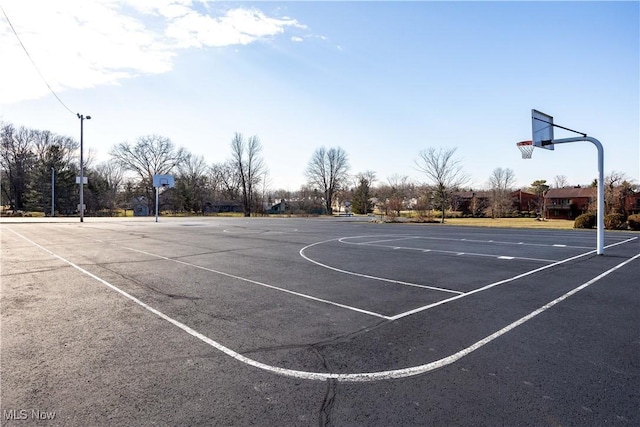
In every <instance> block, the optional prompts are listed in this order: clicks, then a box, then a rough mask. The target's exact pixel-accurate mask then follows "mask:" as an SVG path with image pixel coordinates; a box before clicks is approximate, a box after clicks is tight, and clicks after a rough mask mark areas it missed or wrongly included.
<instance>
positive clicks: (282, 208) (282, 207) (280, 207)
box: [267, 199, 291, 215]
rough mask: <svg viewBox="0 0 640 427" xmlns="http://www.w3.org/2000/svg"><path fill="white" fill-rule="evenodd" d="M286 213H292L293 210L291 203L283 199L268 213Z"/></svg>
mask: <svg viewBox="0 0 640 427" xmlns="http://www.w3.org/2000/svg"><path fill="white" fill-rule="evenodd" d="M286 211H291V208H290V206H289V203H288V202H287V201H286V200H284V199H282V200H280V202H278V203H276V204H275V205H272V206H271V207H270V208H269V209H268V210H267V213H268V214H280V215H282V214H284V213H285V212H286Z"/></svg>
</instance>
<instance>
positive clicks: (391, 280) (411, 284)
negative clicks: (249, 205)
mask: <svg viewBox="0 0 640 427" xmlns="http://www.w3.org/2000/svg"><path fill="white" fill-rule="evenodd" d="M336 240H339V239H329V240H324V241H322V242H316V243H312V244H310V245H307V246H305V247H304V248H302V249H300V252H299V253H300V256H301V257H302V258H304V259H306V260H307V261H309V262H311V263H313V264H316V265H319V266H320V267H323V268H326V269H328V270H333V271H337V272H338V273H343V274H349V275H351V276H356V277H362V278H365V279H371V280H378V281H381V282H387V283H395V284H397V285H403V286H412V287H415V288H423V289H430V290H432V291H440V292H447V293H450V294H458V295H461V294H463V292H460V291H454V290H452V289H445V288H438V287H436V286H427V285H420V284H418V283H411V282H403V281H402V280H393V279H387V278H385V277H378V276H371V275H369V274H361V273H356V272H354V271H348V270H342V269H340V268H336V267H332V266H330V265H327V264H323V263H321V262H318V261H316V260H313V259H311V258H309V257H308V256H306V255H305V254H304V251H305V250H306V249H308V248H311V247H313V246H317V245H321V244H323V243H328V242H333V241H336Z"/></svg>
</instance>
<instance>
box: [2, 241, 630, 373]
mask: <svg viewBox="0 0 640 427" xmlns="http://www.w3.org/2000/svg"><path fill="white" fill-rule="evenodd" d="M8 230H9V231H11V232H12V233H14V234H16V235H18V236H20V237H21V238H23V239H24V240H26V241H27V242H30V243H31V244H33V245H34V246H36V247H38V248H40V249H42V250H43V251H45V252H47V253H49V254H50V255H52V256H54V257H55V258H57V259H59V260H61V261H63V262H64V263H66V264H68V265H70V266H71V267H73V268H75V269H76V270H78V271H80V272H81V273H83V274H86V275H87V276H89V277H91V278H93V279H95V280H97V281H98V282H100V283H102V284H103V285H105V286H107V287H108V288H109V289H112V290H114V291H116V292H118V293H119V294H120V295H122V296H124V297H126V298H128V299H129V300H131V301H133V302H135V303H136V304H138V305H140V306H141V307H143V308H144V309H146V310H148V311H150V312H151V313H153V314H155V315H156V316H158V317H160V318H161V319H163V320H166V321H167V322H169V323H171V324H172V325H174V326H176V327H178V328H180V329H182V330H183V331H184V332H186V333H188V334H189V335H191V336H193V337H195V338H198V339H199V340H201V341H203V342H205V343H206V344H209V345H210V346H212V347H214V348H216V349H218V350H220V351H221V352H223V353H224V354H226V355H228V356H230V357H233V358H234V359H235V360H237V361H239V362H242V363H245V364H247V365H249V366H253V367H255V368H258V369H262V370H265V371H267V372H271V373H274V374H277V375H282V376H286V377H291V378H297V379H304V380H318V381H326V380H332V379H333V380H336V381H343V382H372V381H380V380H388V379H395V378H406V377H411V376H415V375H420V374H424V373H427V372H430V371H433V370H436V369H439V368H442V367H445V366H447V365H450V364H452V363H454V362H456V361H458V360H460V359H462V358H463V357H465V356H467V355H469V354H471V353H473V352H474V351H476V350H478V349H479V348H481V347H483V346H485V345H487V344H489V343H490V342H491V341H493V340H495V339H496V338H499V337H501V336H502V335H504V334H506V333H507V332H509V331H511V330H513V329H515V328H517V327H518V326H520V325H522V324H524V323H526V322H528V321H529V320H531V319H533V318H534V317H536V316H537V315H539V314H540V313H543V312H545V311H547V310H548V309H550V308H551V307H553V306H555V305H557V304H559V303H561V302H562V301H564V300H566V299H567V298H569V297H570V296H572V295H574V294H576V293H578V292H580V291H581V290H583V289H585V288H587V287H589V286H591V285H592V284H594V283H596V282H597V281H599V280H600V279H602V278H603V277H605V276H608V275H609V274H611V273H612V272H614V271H616V270H618V269H620V268H622V267H624V266H625V265H627V264H629V263H630V262H632V261H634V260H636V259H638V258H640V254H637V255H635V256H634V257H632V258H629V259H627V260H626V261H623V262H621V263H620V264H618V265H616V266H615V267H613V268H611V269H609V270H607V271H605V272H604V273H602V274H600V275H598V276H596V277H594V278H593V279H591V280H589V281H588V282H586V283H584V284H582V285H580V286H578V287H577V288H574V289H572V290H571V291H569V292H567V293H566V294H564V295H562V296H560V297H558V298H556V299H554V300H553V301H551V302H549V303H548V304H545V305H544V306H542V307H540V308H539V309H537V310H535V311H532V312H531V313H529V314H528V315H526V316H524V317H521V318H520V319H518V320H516V321H515V322H513V323H511V324H509V325H507V326H505V327H504V328H502V329H500V330H498V331H496V332H494V333H493V334H491V335H489V336H487V337H485V338H483V339H481V340H480V341H478V342H476V343H475V344H472V345H470V346H469V347H466V348H464V349H462V350H460V351H458V352H456V353H454V354H452V355H450V356H447V357H444V358H442V359H440V360H436V361H434V362H430V363H426V364H423V365H418V366H413V367H409V368H402V369H394V370H388V371H379V372H361V373H354V374H332V373H326V372H307V371H298V370H294V369H286V368H280V367H278V366H272V365H267V364H266V363H262V362H258V361H257V360H253V359H250V358H248V357H245V356H243V355H242V354H240V353H238V352H236V351H233V350H231V349H230V348H228V347H225V346H223V345H222V344H220V343H218V342H216V341H214V340H212V339H211V338H209V337H207V336H205V335H203V334H201V333H200V332H198V331H196V330H194V329H192V328H190V327H189V326H187V325H185V324H184V323H182V322H179V321H177V320H175V319H173V318H171V317H169V316H167V315H166V314H164V313H162V312H160V311H158V310H156V309H155V308H153V307H151V306H150V305H148V304H146V303H144V302H142V301H140V300H139V299H138V298H136V297H134V296H132V295H130V294H128V293H127V292H125V291H123V290H121V289H120V288H118V287H116V286H114V285H112V284H111V283H109V282H107V281H106V280H104V279H101V278H100V277H98V276H96V275H95V274H92V273H90V272H88V271H87V270H85V269H84V268H82V267H80V266H78V265H76V264H74V263H72V262H71V261H68V260H66V259H65V258H63V257H61V256H60V255H57V254H55V253H53V252H51V251H50V250H49V249H47V248H45V247H43V246H41V245H39V244H37V243H36V242H34V241H33V240H30V239H29V238H27V237H25V236H23V235H22V234H20V233H18V232H16V231H14V230H12V229H10V228H8ZM632 240H633V239H632Z"/></svg>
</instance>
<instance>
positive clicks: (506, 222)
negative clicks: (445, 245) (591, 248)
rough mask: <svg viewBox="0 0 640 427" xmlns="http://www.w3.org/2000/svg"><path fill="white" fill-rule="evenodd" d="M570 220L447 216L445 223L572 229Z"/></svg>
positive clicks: (475, 225)
mask: <svg viewBox="0 0 640 427" xmlns="http://www.w3.org/2000/svg"><path fill="white" fill-rule="evenodd" d="M573 223H574V221H572V220H566V219H549V220H546V221H536V220H535V219H533V218H496V219H491V218H447V219H445V225H447V224H449V225H468V226H473V227H502V228H539V229H553V230H570V229H571V230H572V229H573Z"/></svg>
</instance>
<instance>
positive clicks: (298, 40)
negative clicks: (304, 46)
mask: <svg viewBox="0 0 640 427" xmlns="http://www.w3.org/2000/svg"><path fill="white" fill-rule="evenodd" d="M291 41H292V42H303V41H304V39H303V38H302V37H298V36H293V37H291Z"/></svg>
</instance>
